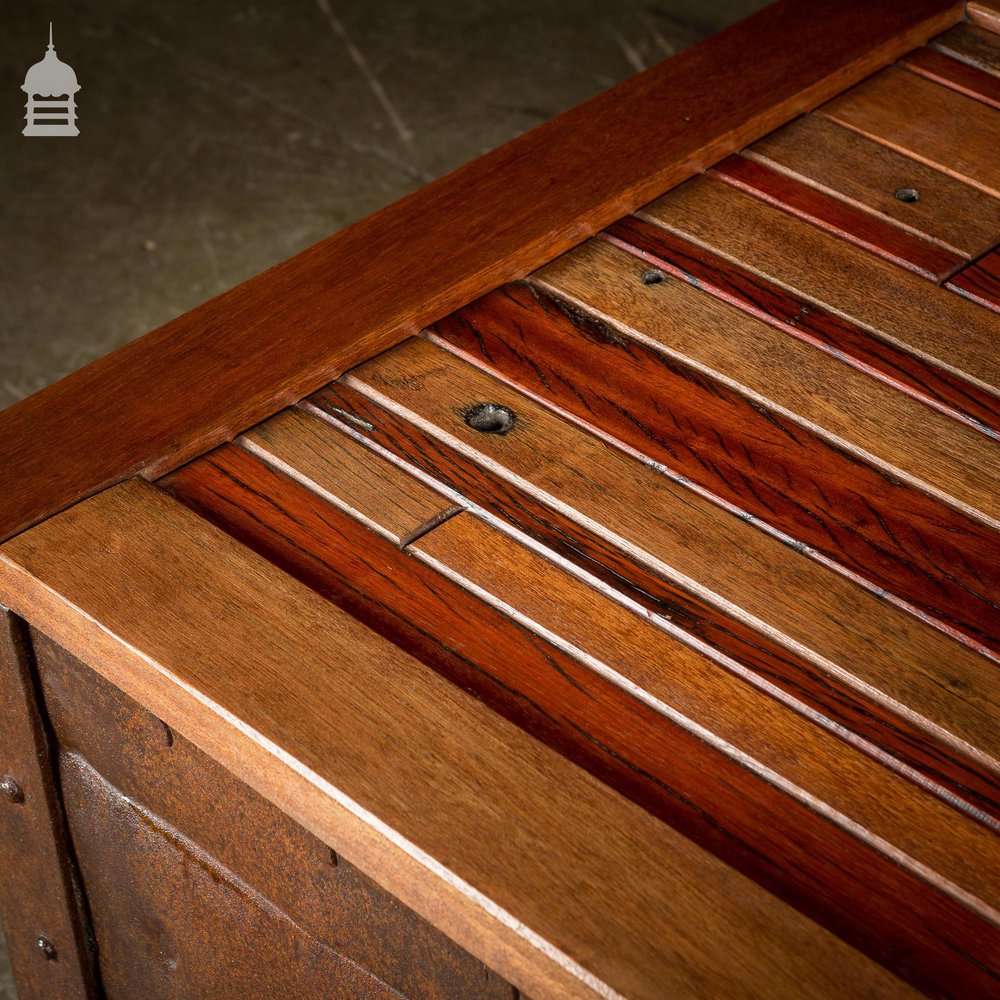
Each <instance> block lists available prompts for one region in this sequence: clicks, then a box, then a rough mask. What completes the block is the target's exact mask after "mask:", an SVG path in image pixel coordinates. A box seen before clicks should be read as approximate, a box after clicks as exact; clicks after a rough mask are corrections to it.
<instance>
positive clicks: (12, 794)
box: [0, 774, 24, 803]
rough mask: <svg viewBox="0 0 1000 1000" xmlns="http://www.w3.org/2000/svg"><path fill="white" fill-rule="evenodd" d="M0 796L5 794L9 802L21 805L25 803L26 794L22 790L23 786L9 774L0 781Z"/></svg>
mask: <svg viewBox="0 0 1000 1000" xmlns="http://www.w3.org/2000/svg"><path fill="white" fill-rule="evenodd" d="M0 794H3V797H4V798H5V799H7V801H8V802H15V803H20V802H23V801H24V792H23V791H22V790H21V786H20V785H19V784H18V783H17V782H16V781H15V780H14V779H13V778H12V777H11V776H10V775H9V774H5V775H4V776H3V779H2V780H0Z"/></svg>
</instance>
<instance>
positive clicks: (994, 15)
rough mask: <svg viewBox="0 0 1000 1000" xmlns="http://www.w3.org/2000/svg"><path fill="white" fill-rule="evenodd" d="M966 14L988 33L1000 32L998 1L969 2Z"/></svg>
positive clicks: (970, 0)
mask: <svg viewBox="0 0 1000 1000" xmlns="http://www.w3.org/2000/svg"><path fill="white" fill-rule="evenodd" d="M966 14H967V15H968V17H969V20H970V21H972V22H973V23H974V24H979V25H982V26H983V27H984V28H986V29H987V30H988V31H993V32H1000V3H998V2H997V0H969V2H968V3H967V4H966Z"/></svg>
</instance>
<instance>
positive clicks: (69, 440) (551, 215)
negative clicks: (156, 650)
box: [0, 0, 962, 538]
mask: <svg viewBox="0 0 1000 1000" xmlns="http://www.w3.org/2000/svg"><path fill="white" fill-rule="evenodd" d="M961 10H962V5H961V3H958V2H955V0H912V2H910V3H907V4H905V5H900V4H899V3H897V2H895V0H868V2H865V3H861V2H859V0H839V2H831V3H826V4H823V5H822V6H820V7H817V5H816V4H815V3H814V2H813V0H779V2H778V3H775V4H773V5H771V6H769V7H767V8H766V9H764V10H762V11H760V12H758V13H757V14H755V15H753V16H752V17H750V18H748V19H747V20H745V21H743V22H741V23H740V24H737V25H734V26H733V27H731V28H729V29H727V30H726V31H723V32H720V33H719V34H717V35H713V36H712V37H710V38H708V39H706V40H705V41H704V42H702V43H700V44H699V45H696V46H694V47H693V48H691V49H688V50H686V51H684V52H682V53H680V54H679V55H677V56H676V57H674V58H672V59H670V60H669V61H668V62H666V63H664V64H662V65H660V66H657V67H654V68H652V69H650V70H647V71H646V72H645V73H641V74H639V75H638V76H636V77H634V78H632V79H630V80H628V81H626V82H625V83H623V84H621V85H619V86H618V87H616V88H614V89H612V90H610V91H608V92H607V93H605V94H602V95H600V96H598V97H596V98H594V99H593V100H592V101H589V102H587V103H586V104H583V105H580V106H579V107H578V108H575V109H573V110H571V111H569V112H567V113H566V114H564V115H561V116H559V117H558V118H556V119H554V120H553V121H551V122H548V123H546V124H544V125H542V126H540V127H539V128H537V129H535V130H534V131H532V132H529V133H527V134H526V135H523V136H520V137H519V138H517V139H515V140H513V141H512V142H510V143H507V144H506V145H504V146H502V147H500V148H499V149H497V150H494V151H493V152H491V153H489V154H487V155H485V156H483V157H480V158H479V159H477V160H475V161H473V162H472V163H470V164H468V165H467V166H465V167H462V168H461V169H459V170H457V171H455V172H454V173H452V174H449V175H448V176H447V177H444V178H442V179H440V180H438V181H435V182H434V183H432V184H429V185H428V186H426V187H425V188H422V189H421V190H420V191H418V192H415V193H414V194H412V195H409V196H408V197H406V198H403V199H402V200H400V201H398V202H396V203H395V204H393V205H391V206H389V207H388V208H386V209H383V210H382V211H381V212H378V213H376V214H375V215H372V216H370V217H369V218H366V219H364V220H362V221H360V222H358V223H356V224H354V225H352V226H350V227H348V228H347V229H345V230H343V231H342V232H340V233H337V234H336V235H334V236H332V237H330V238H329V239H327V240H324V241H323V242H321V243H319V244H317V245H316V246H314V247H312V248H311V249H309V250H306V251H304V252H303V253H301V254H299V255H297V256H296V257H294V258H292V259H291V260H289V261H286V262H284V263H283V264H279V265H278V266H277V267H274V268H272V269H271V270H269V271H267V272H265V274H263V275H261V276H259V277H257V278H254V279H252V280H251V281H249V282H246V283H245V284H243V285H240V286H239V287H238V288H235V289H233V290H231V291H229V292H226V293H225V294H223V295H221V296H219V297H218V298H215V299H212V300H211V301H210V302H207V303H205V304H204V305H202V306H200V307H199V308H197V309H195V310H193V311H192V312H190V313H187V314H186V315H184V316H182V317H180V318H179V319H176V320H174V321H172V322H170V323H168V324H166V325H165V326H163V327H161V328H159V329H158V330H156V331H154V332H152V333H151V334H148V335H147V336H146V337H144V338H142V339H141V340H139V341H135V342H133V343H131V344H128V345H126V346H125V347H123V348H121V349H120V350H118V351H116V352H115V353H114V354H112V355H109V356H108V357H107V358H104V359H102V360H100V361H97V362H95V363H93V364H91V365H88V366H87V367H86V368H84V369H82V370H81V371H79V372H77V373H75V374H73V375H70V376H69V377H67V378H65V379H63V380H62V381H61V382H58V383H56V384H55V385H53V386H50V387H48V388H47V389H44V390H42V391H41V392H39V393H36V394H35V395H34V396H31V397H30V398H28V399H26V400H23V401H22V402H20V403H18V404H16V405H15V406H12V407H10V408H9V409H8V410H7V411H5V412H4V413H3V414H2V415H0V468H3V469H4V471H5V474H6V476H7V477H8V478H7V483H8V484H9V485H8V487H7V488H5V489H4V490H3V491H0V538H6V537H9V536H10V535H12V534H14V533H15V532H17V531H19V530H21V529H23V528H25V527H27V526H28V525H30V524H33V523H36V522H37V521H39V520H41V519H42V518H44V517H46V516H48V515H50V514H52V513H53V512H55V511H57V510H60V509H62V508H63V507H65V506H67V505H68V504H71V503H73V502H74V501H76V500H78V499H80V498H81V497H85V496H88V495H90V494H92V493H93V492H95V491H96V490H99V489H101V488H102V487H104V486H107V485H109V484H111V483H114V482H118V481H120V480H122V479H123V478H126V477H127V476H130V475H134V474H137V473H140V472H141V473H142V474H144V475H146V476H147V477H151V478H152V477H156V476H157V475H160V474H162V473H164V472H166V471H167V470H169V469H171V468H176V467H177V466H179V465H181V464H183V463H184V462H185V461H188V460H189V459H191V458H193V457H194V456H196V455H198V454H202V453H204V452H205V451H208V450H209V449H210V448H212V447H214V446H215V445H217V444H220V443H222V442H223V441H227V440H230V439H231V438H232V437H233V436H235V435H236V434H238V433H239V432H240V431H243V430H245V429H246V428H247V427H249V426H251V425H253V424H255V423H257V422H259V421H261V420H263V419H265V418H266V417H268V416H270V415H271V414H273V413H274V412H276V411H277V410H279V409H281V408H282V407H283V406H285V405H287V404H288V403H290V402H292V401H294V400H297V399H301V398H302V397H303V396H305V395H306V394H307V393H309V392H312V391H314V390H315V389H318V388H319V387H320V386H322V385H323V384H324V383H326V382H328V381H329V380H330V379H331V378H334V377H335V376H336V375H338V374H339V373H340V372H343V371H345V370H346V369H347V368H349V367H350V366H351V365H352V364H356V363H357V362H359V361H361V360H363V359H364V358H367V357H370V356H371V355H372V354H374V353H376V352H377V351H379V350H382V349H384V348H386V347H388V346H390V345H391V344H393V343H396V342H398V341H400V340H402V339H403V338H404V337H406V336H408V335H410V334H412V333H415V332H417V331H418V330H419V329H420V328H421V327H422V326H424V325H426V324H427V323H431V322H433V321H434V320H437V319H440V318H441V317H442V316H445V315H447V314H448V313H449V312H451V311H452V310H454V309H456V308H458V307H459V306H461V305H463V304H464V303H466V302H468V301H469V300H471V299H473V298H475V297H476V296H478V295H481V294H483V293H485V292H487V291H489V290H490V289H492V288H495V287H496V286H497V285H499V284H501V283H502V282H504V281H507V280H510V279H513V278H517V277H520V276H522V275H524V274H526V273H527V272H528V271H531V270H533V269H534V268H536V267H538V266H540V265H541V264H543V263H545V262H546V261H548V260H551V259H552V258H553V257H554V256H556V255H557V254H559V253H561V252H563V251H565V250H568V249H569V248H570V247H572V246H575V245H576V244H577V243H579V242H580V240H581V239H583V238H585V237H586V236H588V235H590V234H592V233H594V232H596V231H597V230H599V229H601V228H603V227H604V226H606V225H608V224H609V223H610V222H612V221H613V220H614V219H616V218H618V217H619V216H621V215H622V214H624V213H626V212H629V211H632V210H633V209H635V208H636V207H638V206H639V205H642V204H644V203H645V202H647V201H649V200H650V199H651V198H654V197H656V196H657V195H658V194H661V193H662V192H663V191H665V190H667V189H668V188H670V187H672V186H673V185H675V184H678V183H680V182H681V181H682V180H684V179H686V178H687V177H690V176H692V175H693V174H694V173H696V172H697V171H698V170H700V169H702V168H703V167H706V166H709V165H710V164H712V163H715V162H716V161H718V160H720V159H722V158H723V157H724V156H726V155H728V154H729V153H732V152H734V151H735V150H737V149H739V148H740V147H742V146H744V145H745V144H746V143H748V142H752V141H753V140H754V139H757V138H760V136H762V135H765V134H766V133H767V132H769V131H771V130H772V129H774V128H775V127H777V126H778V125H780V124H782V123H783V122H785V121H788V120H789V119H790V118H792V117H794V116H795V115H797V114H799V113H801V112H803V111H807V110H809V109H811V108H813V107H815V106H816V105H817V104H819V103H821V102H823V101H825V100H828V99H829V98H830V97H832V96H834V95H835V94H838V93H840V92H841V91H842V90H843V89H844V88H845V87H848V86H850V85H851V84H852V83H855V82H856V81H858V80H860V79H863V78H864V77H865V76H867V75H868V74H869V73H871V72H873V71H874V70H876V69H878V68H880V67H882V66H885V65H887V64H889V63H891V62H892V61H893V60H894V59H896V58H898V57H899V56H900V55H902V54H903V53H904V52H906V51H908V50H909V49H912V48H913V47H914V46H916V45H920V44H923V42H925V41H926V40H927V39H928V38H930V37H931V36H932V35H934V34H936V33H937V32H940V31H942V30H943V29H945V28H947V27H949V26H950V25H952V24H954V23H955V22H956V21H957V20H958V18H959V17H960V15H961ZM765 52H770V53H774V55H773V57H770V56H764V55H763V53H765ZM733 79H739V80H740V88H739V94H740V98H739V100H733V89H732V80H733ZM331 317H336V322H334V321H333V320H332V318H331ZM206 370H208V371H209V372H210V374H211V377H210V379H208V380H207V381H206V379H205V372H206ZM194 387H197V391H195V389H194Z"/></svg>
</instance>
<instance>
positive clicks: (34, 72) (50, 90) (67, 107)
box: [21, 21, 81, 135]
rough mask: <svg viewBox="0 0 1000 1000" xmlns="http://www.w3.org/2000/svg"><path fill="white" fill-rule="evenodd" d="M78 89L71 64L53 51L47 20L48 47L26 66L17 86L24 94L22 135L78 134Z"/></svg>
mask: <svg viewBox="0 0 1000 1000" xmlns="http://www.w3.org/2000/svg"><path fill="white" fill-rule="evenodd" d="M80 89H81V88H80V84H78V83H77V82H76V73H74V72H73V67H72V66H67V65H66V63H64V62H63V61H62V60H61V59H60V58H59V57H58V56H57V55H56V49H55V46H54V45H53V44H52V22H51V21H50V22H49V49H48V51H47V52H46V53H45V58H44V59H43V60H42V61H41V62H37V63H35V65H34V66H32V67H31V69H29V70H28V72H27V74H26V75H25V77H24V86H22V87H21V90H23V91H24V92H25V93H26V94H27V95H28V103H27V105H26V106H25V107H26V110H27V114H25V116H24V117H25V119H26V120H27V122H28V124H27V125H25V126H24V131H23V133H22V135H79V134H80V130H79V129H78V128H77V127H76V98H75V95H76V92H77V91H78V90H80Z"/></svg>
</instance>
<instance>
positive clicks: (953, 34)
mask: <svg viewBox="0 0 1000 1000" xmlns="http://www.w3.org/2000/svg"><path fill="white" fill-rule="evenodd" d="M930 48H932V49H935V50H936V51H938V52H943V53H944V54H945V55H948V56H951V57H952V58H954V59H958V60H961V61H962V62H965V63H968V64H969V65H970V66H976V67H978V68H979V69H981V70H985V71H986V72H987V73H992V74H993V75H994V76H1000V38H998V37H997V35H996V34H995V33H994V32H992V31H989V30H987V29H986V28H983V27H981V26H979V25H978V24H975V23H972V24H970V23H969V22H968V21H959V23H958V24H956V25H955V26H954V27H953V28H949V29H948V30H947V31H945V32H944V33H943V34H940V35H938V36H937V37H936V38H934V39H932V41H931V42H930Z"/></svg>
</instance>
